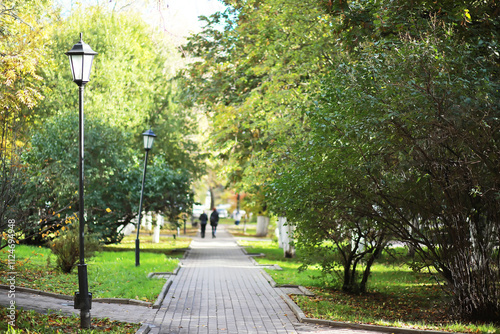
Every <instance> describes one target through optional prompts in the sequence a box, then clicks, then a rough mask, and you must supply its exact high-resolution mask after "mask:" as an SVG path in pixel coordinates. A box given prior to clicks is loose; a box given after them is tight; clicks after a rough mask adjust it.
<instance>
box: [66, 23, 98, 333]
mask: <svg viewBox="0 0 500 334" xmlns="http://www.w3.org/2000/svg"><path fill="white" fill-rule="evenodd" d="M66 54H67V55H68V56H69V62H70V65H71V73H72V74H73V81H74V82H75V83H76V84H77V85H78V91H79V124H80V125H79V159H78V169H79V186H78V195H79V206H80V211H79V216H78V219H79V223H80V237H79V238H80V263H79V264H78V288H79V291H78V292H76V293H75V309H79V310H80V326H81V328H90V309H91V308H92V294H91V293H90V292H89V285H88V278H87V264H85V247H84V231H85V216H84V215H85V211H84V202H83V191H84V189H83V186H84V176H83V162H84V156H83V155H84V117H83V88H84V86H85V84H86V83H87V82H89V80H90V71H91V69H92V61H93V59H94V56H95V55H97V52H95V51H93V50H92V48H91V47H90V46H89V45H88V44H85V43H84V42H83V40H82V33H80V42H78V43H76V44H75V45H73V48H72V49H71V50H69V51H68V52H66Z"/></svg>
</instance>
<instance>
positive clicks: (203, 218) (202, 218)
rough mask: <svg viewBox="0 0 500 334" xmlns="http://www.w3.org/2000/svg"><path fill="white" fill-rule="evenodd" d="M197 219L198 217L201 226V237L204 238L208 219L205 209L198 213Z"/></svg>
mask: <svg viewBox="0 0 500 334" xmlns="http://www.w3.org/2000/svg"><path fill="white" fill-rule="evenodd" d="M199 219H200V227H201V237H202V238H205V231H206V229H207V221H208V216H207V214H206V213H205V211H203V213H202V214H201V215H200V218H199Z"/></svg>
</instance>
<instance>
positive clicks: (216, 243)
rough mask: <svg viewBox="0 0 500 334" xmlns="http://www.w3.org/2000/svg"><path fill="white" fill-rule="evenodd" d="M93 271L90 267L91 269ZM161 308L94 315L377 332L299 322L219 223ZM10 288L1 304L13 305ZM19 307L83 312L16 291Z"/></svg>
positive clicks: (170, 328)
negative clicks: (8, 293)
mask: <svg viewBox="0 0 500 334" xmlns="http://www.w3.org/2000/svg"><path fill="white" fill-rule="evenodd" d="M89 270H91V268H89ZM167 286H168V287H169V289H168V291H166V293H165V294H164V296H163V297H164V298H163V300H162V301H161V304H160V303H158V304H157V305H158V306H159V308H153V307H147V306H142V305H131V304H114V303H112V304H110V303H104V302H97V301H93V303H92V310H91V314H92V317H98V318H110V319H112V320H119V321H126V322H135V323H143V326H142V327H141V329H140V330H139V332H140V333H151V334H160V333H172V334H173V333H179V334H180V333H206V334H211V333H229V334H233V333H299V334H300V333H353V334H366V333H373V332H370V331H367V330H356V329H349V328H335V329H334V328H332V327H327V326H321V325H315V324H305V323H300V322H299V320H298V319H297V317H296V316H295V314H294V313H293V311H292V309H291V308H290V306H289V305H288V304H287V303H286V302H285V299H286V298H288V297H286V295H284V293H283V292H282V291H281V290H280V289H279V288H273V287H272V285H271V284H270V283H269V282H268V280H267V279H266V277H265V276H264V275H262V269H261V268H260V267H258V266H255V265H254V262H252V260H251V259H250V257H249V256H248V255H246V254H245V253H244V251H243V250H242V248H240V247H239V246H238V245H237V244H236V241H235V239H234V238H233V237H232V236H231V235H230V234H229V233H228V232H226V231H225V229H224V226H220V230H219V231H218V232H217V237H216V238H212V237H211V234H210V233H207V237H206V238H204V239H201V238H200V237H199V236H198V237H196V238H195V239H194V240H193V242H192V244H191V247H190V250H189V251H188V254H187V256H186V257H185V259H183V260H182V265H181V268H180V269H179V270H178V271H177V274H176V275H172V276H171V277H170V278H169V279H168V281H167V284H166V287H167ZM10 300H11V299H9V298H8V296H7V290H2V291H1V293H0V305H3V306H8V305H9V302H10ZM15 301H16V306H17V308H21V307H22V308H24V309H34V310H37V311H40V312H46V311H47V310H48V309H50V310H56V311H61V312H62V313H65V314H71V313H77V314H78V313H79V311H78V310H75V309H74V308H73V303H72V300H65V299H61V298H56V297H55V296H46V295H37V294H35V293H32V292H21V291H16V298H15Z"/></svg>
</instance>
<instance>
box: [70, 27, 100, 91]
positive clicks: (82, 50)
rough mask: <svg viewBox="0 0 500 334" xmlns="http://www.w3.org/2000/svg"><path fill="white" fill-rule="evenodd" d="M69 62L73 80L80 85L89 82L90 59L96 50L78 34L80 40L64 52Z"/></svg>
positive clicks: (91, 59) (92, 58) (95, 53)
mask: <svg viewBox="0 0 500 334" xmlns="http://www.w3.org/2000/svg"><path fill="white" fill-rule="evenodd" d="M66 55H68V57H69V62H70V64H71V74H73V81H74V82H75V83H76V84H77V85H79V86H81V85H84V84H86V83H87V82H89V80H90V71H91V69H92V61H93V60H94V56H95V55H97V52H95V51H94V50H92V48H91V47H90V46H89V45H88V44H86V43H85V42H84V41H83V40H82V34H80V42H78V43H76V44H75V45H73V48H72V49H71V50H69V51H68V52H66Z"/></svg>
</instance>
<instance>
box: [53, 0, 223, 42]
mask: <svg viewBox="0 0 500 334" xmlns="http://www.w3.org/2000/svg"><path fill="white" fill-rule="evenodd" d="M54 2H55V3H56V4H58V5H60V6H61V7H62V12H63V15H68V14H69V13H70V12H71V11H72V10H75V9H76V8H77V7H78V6H79V5H80V4H81V5H83V6H93V5H102V6H110V7H112V8H115V9H116V10H122V9H123V10H125V9H132V10H137V11H140V12H142V13H143V15H144V17H145V20H146V22H150V23H152V24H154V25H157V26H159V27H161V28H162V29H163V30H165V31H166V32H168V33H169V34H171V35H172V36H173V37H174V39H178V38H179V39H181V38H183V37H187V36H188V35H189V34H190V33H193V32H198V31H200V30H201V28H202V26H201V23H200V22H199V20H198V17H199V16H200V15H205V16H209V15H211V14H213V13H215V12H217V11H221V10H223V8H224V5H223V3H222V2H221V1H219V0H188V1H186V0H159V1H158V0H55V1H54Z"/></svg>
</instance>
